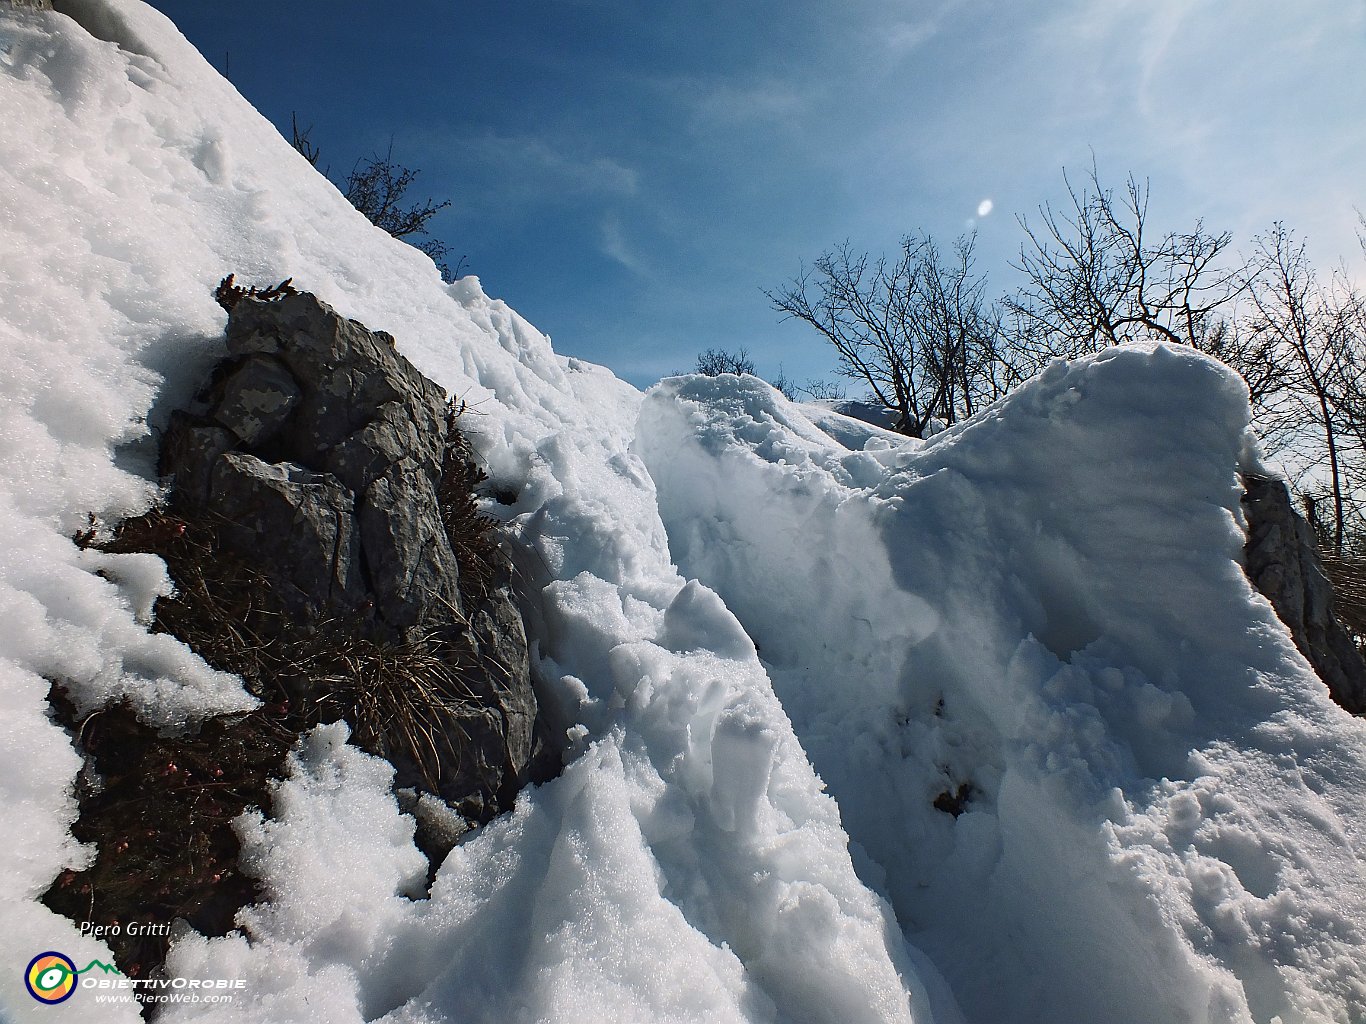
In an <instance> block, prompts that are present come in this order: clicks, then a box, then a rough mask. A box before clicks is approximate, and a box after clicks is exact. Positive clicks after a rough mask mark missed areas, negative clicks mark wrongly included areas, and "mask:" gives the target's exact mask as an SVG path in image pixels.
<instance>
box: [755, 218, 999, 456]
mask: <svg viewBox="0 0 1366 1024" xmlns="http://www.w3.org/2000/svg"><path fill="white" fill-rule="evenodd" d="M975 244H976V239H975V237H974V236H972V235H968V236H965V237H963V238H960V239H959V240H958V241H957V242H956V243H955V244H954V247H953V250H952V252H951V254H949V256H948V257H947V258H946V257H945V256H944V254H943V253H941V251H940V249H939V247H938V245H937V244H936V243H935V241H934V240H933V239H932V238H929V237H919V236H915V235H907V236H906V237H905V238H904V239H903V240H902V244H901V251H900V252H899V253H898V254H897V256H896V257H895V258H894V259H887V258H879V259H877V260H874V259H873V258H872V257H871V256H869V255H868V254H866V253H856V252H855V251H854V250H853V249H852V247H851V246H850V245H849V243H847V242H846V243H844V244H843V245H841V246H838V247H836V248H834V249H832V250H830V251H828V252H826V253H823V254H822V255H821V256H819V257H818V258H817V259H816V261H815V263H813V264H812V265H811V267H809V268H808V267H803V268H802V269H801V270H800V271H799V273H798V274H797V276H796V278H794V279H793V280H792V281H791V282H790V283H789V284H787V285H785V286H784V287H782V288H779V289H776V290H774V291H766V292H765V293H764V294H765V295H766V296H767V297H768V300H769V302H770V303H772V305H773V308H774V309H776V310H777V311H778V312H780V313H782V314H784V316H785V318H791V319H797V320H801V321H803V322H805V323H807V324H810V325H811V326H812V327H814V328H815V329H816V330H817V331H819V332H820V333H821V334H822V335H823V336H824V337H825V338H826V340H828V341H829V342H830V343H831V344H832V345H833V346H834V348H835V352H836V354H837V357H838V360H839V367H840V371H841V372H842V373H843V374H844V375H845V376H847V377H849V378H851V379H853V380H857V381H861V382H862V383H864V384H865V385H867V387H868V389H869V390H870V391H871V393H872V396H873V398H874V399H875V400H876V401H878V402H880V403H881V404H883V405H884V406H886V407H887V408H889V409H891V410H893V411H894V412H895V414H896V417H897V429H898V430H899V431H901V432H902V433H906V434H909V435H911V436H913V437H919V436H921V435H922V433H923V432H924V430H925V428H926V426H927V425H928V424H929V423H930V421H931V420H932V419H934V418H936V417H937V418H939V419H942V420H943V421H944V422H945V423H954V422H956V421H958V420H959V419H962V418H963V417H965V416H970V415H972V413H973V412H974V411H975V409H976V408H977V407H978V406H980V405H981V404H982V403H983V402H984V401H990V400H991V399H993V398H996V397H998V395H999V394H1000V393H1001V391H1002V390H1003V388H1004V387H1005V386H1006V385H1005V384H1004V383H1003V382H1002V380H1001V379H1000V376H1001V375H1000V373H999V372H998V371H999V369H1000V360H999V358H998V352H997V342H998V340H999V326H1000V325H999V317H998V316H997V312H996V311H995V309H994V308H993V307H991V306H990V305H989V304H988V303H987V302H986V300H985V298H984V292H985V286H986V281H985V278H984V277H983V276H981V275H979V274H978V273H977V271H976V267H975V258H974V248H975Z"/></svg>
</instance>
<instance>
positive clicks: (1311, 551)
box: [1243, 475, 1366, 715]
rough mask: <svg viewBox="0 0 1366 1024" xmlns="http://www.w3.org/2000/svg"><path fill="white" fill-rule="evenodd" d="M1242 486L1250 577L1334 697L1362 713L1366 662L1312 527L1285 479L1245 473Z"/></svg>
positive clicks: (1364, 710)
mask: <svg viewBox="0 0 1366 1024" xmlns="http://www.w3.org/2000/svg"><path fill="white" fill-rule="evenodd" d="M1243 486H1244V488H1245V494H1244V496H1243V508H1244V510H1245V512H1246V514H1247V522H1248V531H1247V533H1248V535H1247V546H1246V548H1245V549H1244V554H1245V559H1246V570H1247V575H1248V578H1249V579H1250V580H1251V581H1252V584H1253V585H1254V586H1255V587H1256V588H1257V589H1258V590H1259V591H1261V593H1262V594H1263V596H1265V597H1266V599H1267V600H1268V601H1270V602H1271V607H1272V608H1274V609H1275V610H1276V615H1277V616H1278V617H1279V618H1280V620H1281V621H1282V622H1284V623H1285V625H1286V626H1287V627H1288V628H1289V629H1290V635H1291V636H1293V637H1294V639H1295V646H1296V647H1298V648H1299V650H1300V653H1301V654H1303V655H1304V656H1305V657H1306V658H1307V659H1309V663H1310V664H1311V665H1313V666H1314V671H1315V672H1317V673H1318V674H1319V678H1321V679H1322V680H1323V681H1324V683H1325V684H1327V686H1328V692H1329V693H1331V694H1332V695H1333V699H1334V700H1335V701H1337V702H1338V704H1340V705H1342V707H1344V708H1346V709H1347V710H1348V711H1350V712H1352V713H1353V714H1357V715H1362V714H1366V661H1363V659H1362V656H1361V652H1360V651H1358V650H1357V648H1356V645H1355V644H1353V643H1352V640H1351V638H1350V637H1349V636H1348V635H1347V631H1346V630H1345V629H1343V627H1342V625H1341V623H1340V622H1339V621H1338V619H1337V616H1336V615H1335V614H1334V612H1333V588H1332V585H1331V584H1330V583H1329V581H1328V577H1327V576H1326V575H1325V574H1324V571H1323V565H1322V563H1321V562H1320V560H1319V554H1318V547H1317V545H1316V544H1315V542H1314V534H1313V531H1312V530H1310V528H1309V524H1308V523H1307V522H1305V520H1304V517H1303V516H1301V515H1300V514H1299V513H1298V512H1296V511H1295V506H1294V505H1293V504H1292V503H1291V501H1290V491H1289V489H1288V488H1287V487H1286V485H1285V482H1284V481H1283V480H1277V479H1273V478H1269V477H1262V476H1254V475H1245V476H1244V477H1243Z"/></svg>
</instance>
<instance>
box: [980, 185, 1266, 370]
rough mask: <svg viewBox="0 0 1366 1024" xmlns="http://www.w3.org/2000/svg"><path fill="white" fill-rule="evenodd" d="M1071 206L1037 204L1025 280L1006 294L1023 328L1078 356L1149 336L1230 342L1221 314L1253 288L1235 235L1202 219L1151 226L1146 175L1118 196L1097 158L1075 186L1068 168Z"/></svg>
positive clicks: (1059, 351) (1049, 346)
mask: <svg viewBox="0 0 1366 1024" xmlns="http://www.w3.org/2000/svg"><path fill="white" fill-rule="evenodd" d="M1063 180H1064V182H1066V185H1067V195H1068V200H1069V207H1068V208H1066V209H1064V210H1061V211H1059V210H1055V209H1054V208H1053V207H1052V206H1051V205H1049V204H1044V205H1043V206H1041V207H1040V208H1039V222H1038V225H1037V226H1035V225H1031V224H1030V223H1029V221H1028V219H1027V218H1023V217H1022V218H1020V226H1021V227H1022V228H1023V229H1024V232H1025V235H1026V242H1025V245H1024V246H1023V247H1022V248H1021V250H1020V257H1019V261H1018V263H1016V264H1015V267H1016V269H1017V270H1019V271H1020V272H1021V273H1022V274H1023V275H1024V278H1025V283H1024V285H1023V286H1022V287H1021V288H1020V290H1019V291H1018V293H1016V295H1014V296H1013V297H1012V298H1010V299H1009V300H1007V305H1008V308H1009V310H1010V312H1011V313H1012V314H1013V315H1014V316H1015V317H1016V318H1017V320H1018V322H1019V324H1020V327H1019V329H1018V332H1017V333H1018V334H1019V335H1020V336H1021V337H1024V338H1026V339H1028V340H1029V342H1030V344H1032V345H1035V346H1038V347H1041V348H1042V349H1043V350H1045V351H1047V352H1048V353H1049V354H1052V355H1063V356H1069V357H1070V356H1076V355H1083V354H1085V353H1088V352H1095V351H1098V350H1100V349H1102V348H1105V347H1107V346H1109V345H1119V344H1122V343H1123V342H1126V341H1137V340H1141V339H1144V338H1150V339H1157V340H1162V341H1168V342H1174V343H1177V344H1186V345H1193V346H1195V347H1196V348H1206V347H1210V346H1212V345H1214V344H1218V343H1224V342H1226V341H1227V340H1228V339H1227V338H1226V337H1225V336H1223V335H1220V334H1219V333H1218V332H1219V330H1220V327H1219V324H1220V323H1221V321H1222V317H1221V316H1220V313H1221V311H1222V310H1224V309H1225V308H1227V307H1228V305H1229V304H1230V303H1231V302H1232V300H1233V299H1234V298H1235V297H1236V296H1237V295H1238V294H1239V293H1240V292H1241V291H1242V290H1243V289H1244V288H1245V286H1246V282H1247V275H1246V273H1245V265H1244V264H1242V263H1238V262H1236V261H1232V260H1231V259H1230V257H1231V246H1232V236H1231V235H1229V234H1228V232H1221V233H1219V234H1212V233H1210V232H1209V231H1206V230H1205V228H1204V225H1203V222H1201V221H1197V222H1196V224H1195V227H1194V229H1193V230H1191V231H1189V232H1175V231H1169V232H1166V233H1165V234H1157V235H1154V233H1153V232H1152V231H1151V230H1150V228H1149V224H1148V195H1149V186H1148V183H1147V182H1146V181H1145V182H1142V183H1140V182H1139V181H1138V180H1137V179H1136V178H1134V177H1133V176H1132V175H1130V176H1129V178H1128V179H1127V180H1126V182H1125V187H1124V191H1123V193H1122V194H1121V195H1119V196H1116V195H1115V193H1114V192H1113V191H1111V190H1109V189H1106V188H1104V187H1103V186H1102V185H1101V184H1100V181H1099V179H1098V176H1097V173H1096V170H1095V168H1094V166H1093V167H1092V169H1091V171H1090V173H1089V175H1088V177H1087V181H1086V183H1085V184H1084V185H1083V186H1082V187H1081V188H1077V187H1076V186H1075V185H1073V184H1072V182H1071V181H1070V180H1069V179H1068V178H1067V176H1066V174H1064V175H1063Z"/></svg>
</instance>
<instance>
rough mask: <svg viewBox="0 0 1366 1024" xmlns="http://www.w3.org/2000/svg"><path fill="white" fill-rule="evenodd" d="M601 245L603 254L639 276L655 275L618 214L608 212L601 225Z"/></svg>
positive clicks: (648, 276)
mask: <svg viewBox="0 0 1366 1024" xmlns="http://www.w3.org/2000/svg"><path fill="white" fill-rule="evenodd" d="M600 235H601V237H600V245H601V248H602V251H603V254H604V255H606V256H608V257H610V258H611V259H613V260H615V261H616V262H617V263H620V264H621V265H622V266H623V267H625V268H626V269H627V270H629V271H630V272H631V273H633V274H635V275H636V276H638V277H643V278H650V277H653V271H652V270H651V268H650V266H649V264H648V262H647V261H646V260H645V258H644V257H643V256H642V255H641V254H640V253H639V252H638V251H637V250H636V248H635V247H634V246H633V245H632V244H631V242H630V240H629V239H628V238H627V236H626V231H625V229H624V228H623V227H622V224H621V219H620V218H619V217H618V216H617V215H616V214H608V215H607V216H606V217H604V218H603V220H602V224H601V225H600Z"/></svg>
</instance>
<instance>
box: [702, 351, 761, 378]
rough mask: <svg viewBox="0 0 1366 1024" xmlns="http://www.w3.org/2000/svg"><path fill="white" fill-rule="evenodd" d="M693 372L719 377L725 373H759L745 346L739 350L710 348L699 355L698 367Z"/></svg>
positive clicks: (755, 374)
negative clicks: (728, 350)
mask: <svg viewBox="0 0 1366 1024" xmlns="http://www.w3.org/2000/svg"><path fill="white" fill-rule="evenodd" d="M693 372H694V373H700V374H703V375H705V376H707V377H719V376H720V375H721V374H723V373H735V374H740V373H748V374H751V375H754V376H757V375H758V371H757V370H755V368H754V360H752V359H751V358H750V357H749V350H748V349H743V348H742V349H740V350H739V351H738V352H727V351H725V350H724V349H718V348H709V349H707V351H705V352H703V353H702V354H701V355H699V356H698V357H697V368H696V369H695V370H694V371H693Z"/></svg>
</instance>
